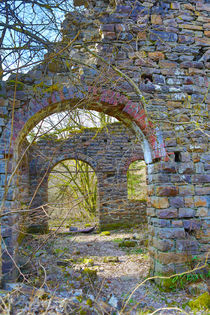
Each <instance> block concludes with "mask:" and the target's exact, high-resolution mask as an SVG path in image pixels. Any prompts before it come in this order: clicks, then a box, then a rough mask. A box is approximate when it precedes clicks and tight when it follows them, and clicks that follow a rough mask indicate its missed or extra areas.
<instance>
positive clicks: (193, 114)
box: [0, 0, 210, 273]
mask: <svg viewBox="0 0 210 315" xmlns="http://www.w3.org/2000/svg"><path fill="white" fill-rule="evenodd" d="M79 3H80V4H79V5H81V3H84V1H82V0H81V1H79ZM75 5H78V2H77V1H75ZM209 11H210V4H209V1H206V0H199V1H194V0H190V1H187V0H180V1H167V0H164V1H155V0H148V1H134V2H132V1H126V0H122V1H93V0H92V1H88V3H87V4H86V9H85V12H84V15H85V17H86V19H84V23H83V30H84V32H83V31H81V33H80V37H79V38H78V43H82V41H86V39H87V40H88V41H89V42H91V45H92V46H91V49H92V50H94V49H95V52H96V53H97V54H99V55H100V57H101V58H96V57H93V55H91V53H90V52H84V49H82V48H81V49H79V48H78V50H75V56H79V58H82V60H83V61H84V62H85V61H87V60H88V62H89V64H91V65H92V68H91V69H89V68H86V67H83V66H78V76H77V78H79V79H80V80H81V81H80V82H81V86H80V85H79V84H78V81H77V82H76V85H75V82H74V80H73V81H72V80H71V79H69V77H68V73H67V72H65V71H66V70H65V69H64V68H63V67H62V66H60V67H59V63H58V62H57V61H58V60H56V62H57V63H56V65H55V64H54V67H53V62H51V63H50V62H49V65H48V69H47V66H46V65H43V66H40V67H39V68H38V69H34V70H32V71H31V72H30V73H29V74H28V77H30V80H29V79H27V75H22V77H21V75H20V78H19V81H22V82H23V86H22V90H21V89H19V90H18V91H17V94H16V102H15V123H14V130H13V131H14V132H13V135H12V137H10V130H11V109H12V96H13V91H12V88H11V86H9V85H8V84H7V83H5V82H3V83H2V84H1V92H0V95H1V101H0V104H1V106H0V108H2V109H1V113H0V115H1V116H0V117H1V120H0V131H1V151H0V157H1V160H0V165H1V187H2V188H1V189H0V193H1V197H2V195H3V192H4V184H2V183H3V182H4V176H5V165H6V161H7V159H9V160H10V159H12V156H13V158H14V162H16V160H15V158H16V157H17V156H18V150H20V147H21V143H22V141H23V140H24V138H25V136H26V135H27V133H28V131H29V130H30V129H31V128H33V127H34V125H35V124H36V123H38V122H39V121H40V120H41V119H42V118H44V117H46V116H47V115H49V114H52V113H54V112H58V111H61V110H66V109H69V108H70V107H71V108H72V107H73V106H75V104H77V102H79V101H81V100H87V99H88V102H86V104H87V108H89V109H94V110H98V111H104V112H106V113H108V114H110V115H113V116H115V117H117V118H118V119H119V120H121V121H122V122H123V123H125V124H126V125H127V126H128V127H129V128H131V129H133V130H134V132H135V133H136V135H137V136H138V137H141V142H142V144H143V147H144V158H145V161H146V163H147V169H148V179H147V181H148V194H149V197H148V205H147V215H148V227H149V231H150V233H149V239H150V252H151V256H152V258H153V259H152V261H153V265H152V269H153V272H155V273H173V272H179V271H182V270H186V269H188V268H189V262H190V263H191V262H192V257H193V256H195V255H196V256H197V257H198V258H200V259H201V260H204V259H205V257H206V254H207V252H208V240H209V213H208V211H209V210H208V209H209V181H210V174H209V161H210V155H209V146H208V136H207V135H206V134H207V133H208V111H209V104H210V98H209V93H208V80H209V65H210V59H209V46H210V42H209V30H210V26H209V23H210V20H209ZM75 16H76V13H75V15H74V13H73V12H71V14H70V15H69V16H67V18H66V20H65V22H64V24H63V32H64V33H63V40H64V41H65V40H66V39H68V38H70V39H73V38H74V34H75V33H76V32H77V29H76V27H75V25H76V23H73V20H74V18H75ZM72 25H74V27H73V26H72ZM91 30H92V31H91ZM88 34H89V35H88ZM88 36H89V37H88ZM61 45H62V43H61ZM70 57H71V56H70ZM107 63H108V65H107ZM113 67H117V69H118V70H119V71H121V75H119V73H120V72H119V71H116V68H113ZM47 70H48V72H47ZM42 72H43V73H44V72H45V73H46V75H45V76H43V77H42ZM101 73H103V76H101ZM123 74H125V75H126V76H127V77H129V78H130V79H131V80H132V82H134V83H135V85H136V86H137V87H138V88H139V90H140V92H141V94H139V92H138V93H137V89H135V88H134V85H132V84H130V81H129V80H127V79H126V77H125V76H123ZM52 78H53V79H52ZM62 78H63V79H62ZM98 78H100V79H98ZM40 79H41V80H43V81H45V82H47V83H48V84H50V82H51V83H52V82H59V83H60V84H61V83H62V82H63V85H62V84H61V85H62V86H61V87H60V90H59V91H55V92H53V93H52V94H51V95H47V96H44V97H43V98H38V97H37V96H35V97H34V95H33V91H32V88H31V86H30V85H33V84H37V83H39V82H40ZM97 79H98V80H97ZM108 79H109V80H108ZM62 80H63V81H62ZM93 83H94V84H93ZM80 87H81V88H80ZM145 109H146V111H145ZM10 139H11V140H12V141H11V143H12V148H13V152H12V155H11V152H9V149H8V148H9V143H10ZM20 151H21V150H20ZM8 169H9V171H8V173H9V174H10V173H11V168H10V167H9V168H8ZM17 188H18V187H17V185H16V189H17ZM14 191H16V190H15V184H14V182H13V186H11V187H10V191H8V194H7V198H6V202H5V206H6V209H11V208H12V207H15V204H16V203H17V200H18V199H17V194H13V193H14ZM16 206H17V205H16ZM8 224H9V223H8ZM8 226H12V224H11V225H7V223H5V226H3V228H2V231H3V232H2V235H3V237H4V239H7V241H8V243H9V244H10V245H11V246H10V247H11V252H12V248H14V240H15V234H12V235H11V234H10V232H11V229H10V230H9V229H7V227H8ZM5 231H6V232H5Z"/></svg>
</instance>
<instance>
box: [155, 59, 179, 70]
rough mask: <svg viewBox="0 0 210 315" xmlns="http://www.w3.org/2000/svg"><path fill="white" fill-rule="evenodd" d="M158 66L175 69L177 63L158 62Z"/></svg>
mask: <svg viewBox="0 0 210 315" xmlns="http://www.w3.org/2000/svg"><path fill="white" fill-rule="evenodd" d="M159 66H160V67H161V68H176V67H178V63H177V62H173V61H168V60H160V62H159Z"/></svg>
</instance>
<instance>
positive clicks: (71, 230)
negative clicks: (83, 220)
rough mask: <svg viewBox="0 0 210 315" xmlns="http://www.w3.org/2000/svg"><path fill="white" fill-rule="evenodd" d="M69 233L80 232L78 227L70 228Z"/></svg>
mask: <svg viewBox="0 0 210 315" xmlns="http://www.w3.org/2000/svg"><path fill="white" fill-rule="evenodd" d="M69 231H70V232H75V231H78V228H77V227H76V226H70V228H69Z"/></svg>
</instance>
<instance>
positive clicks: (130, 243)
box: [119, 240, 136, 248]
mask: <svg viewBox="0 0 210 315" xmlns="http://www.w3.org/2000/svg"><path fill="white" fill-rule="evenodd" d="M135 246H136V241H134V240H125V241H123V242H122V243H120V244H119V247H128V248H129V247H135Z"/></svg>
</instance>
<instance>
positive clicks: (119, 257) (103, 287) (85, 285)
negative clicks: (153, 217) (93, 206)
mask: <svg viewBox="0 0 210 315" xmlns="http://www.w3.org/2000/svg"><path fill="white" fill-rule="evenodd" d="M105 234H107V235H105ZM146 245H147V238H146V233H144V229H142V230H129V231H113V232H110V233H109V232H107V233H100V234H99V233H96V232H93V233H90V234H83V233H72V234H69V232H67V230H66V231H64V230H63V231H62V232H61V233H59V234H57V233H56V234H54V232H53V233H52V234H49V235H42V236H41V235H37V236H28V237H27V239H26V240H25V241H24V243H23V244H22V247H21V250H20V252H21V255H20V257H19V267H20V269H21V272H22V276H20V278H19V284H18V285H19V287H18V286H17V284H16V285H14V286H12V285H10V286H11V287H10V290H11V294H10V298H9V301H10V305H11V309H12V312H11V314H87V315H89V314H90V315H91V314H113V315H114V314H131V315H133V314H153V313H154V314H155V313H156V311H157V310H158V309H162V310H160V311H157V313H158V314H186V313H187V314H193V312H191V310H190V308H189V306H188V305H187V303H188V302H189V300H190V299H192V298H193V296H192V295H191V294H189V290H188V288H183V289H182V290H174V291H173V292H164V291H163V290H161V288H158V286H157V285H155V283H154V282H153V281H146V282H145V283H143V284H141V283H142V282H143V281H144V280H145V279H146V278H147V277H148V276H149V269H150V259H149V254H148V250H147V247H146ZM35 288H37V289H35ZM40 292H41V293H40ZM32 293H33V294H32ZM31 294H32V295H33V299H32V298H31ZM0 296H1V293H0ZM178 309H179V310H178ZM181 310H182V311H181ZM9 314H10V313H9ZM196 314H207V313H206V312H205V311H197V312H196Z"/></svg>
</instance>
